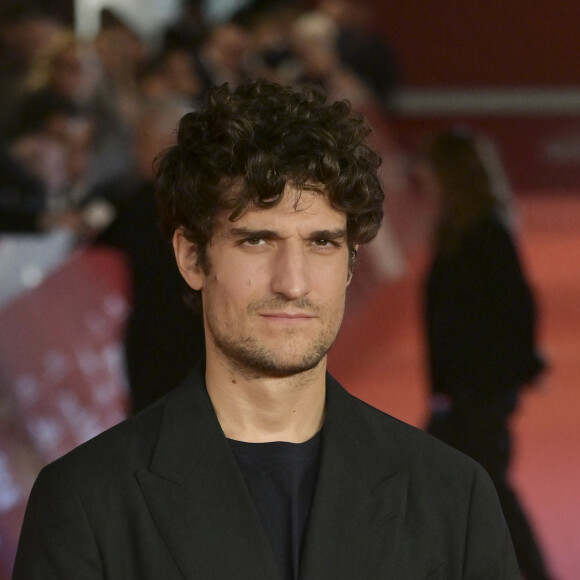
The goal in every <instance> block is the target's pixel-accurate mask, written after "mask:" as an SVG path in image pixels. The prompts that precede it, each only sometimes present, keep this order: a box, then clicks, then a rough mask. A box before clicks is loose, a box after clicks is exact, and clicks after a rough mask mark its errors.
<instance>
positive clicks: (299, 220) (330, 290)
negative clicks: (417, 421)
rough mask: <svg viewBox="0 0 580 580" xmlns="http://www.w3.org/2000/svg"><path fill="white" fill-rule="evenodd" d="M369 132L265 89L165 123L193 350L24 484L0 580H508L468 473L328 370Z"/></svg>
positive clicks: (355, 243)
mask: <svg viewBox="0 0 580 580" xmlns="http://www.w3.org/2000/svg"><path fill="white" fill-rule="evenodd" d="M368 134H369V128H368V125H367V124H366V122H365V121H364V119H363V118H362V116H361V115H358V114H355V113H353V111H352V109H351V106H350V104H349V103H348V102H347V101H339V102H329V101H328V100H327V97H326V95H324V94H323V93H321V92H319V91H316V90H308V89H305V90H303V91H298V90H295V89H294V88H291V87H284V86H281V85H277V84H273V83H270V82H266V81H254V82H244V83H242V84H240V85H239V86H237V88H235V89H232V88H231V87H230V86H229V85H228V84H224V85H221V86H219V87H216V88H215V89H212V90H211V91H210V92H209V93H208V96H207V100H206V103H205V105H204V106H203V107H202V108H201V109H200V110H196V111H194V112H192V113H189V114H188V115H186V116H185V117H184V118H183V119H182V121H181V123H180V125H179V132H178V138H177V143H176V144H175V145H174V146H173V147H171V148H170V149H168V150H167V152H166V153H165V154H164V155H163V157H162V158H161V160H160V162H159V165H158V170H157V181H156V183H157V193H158V198H159V201H160V208H161V216H162V220H161V223H162V231H163V232H164V234H165V236H166V237H167V238H168V239H171V240H172V242H173V248H174V252H175V259H176V260H177V264H178V266H179V271H180V272H181V275H182V276H183V278H184V279H185V280H186V282H187V284H188V286H189V288H190V295H191V298H192V304H197V306H198V307H201V310H202V312H203V321H204V329H205V346H206V356H205V358H204V360H203V361H201V362H200V363H199V364H198V365H196V366H195V367H194V369H192V372H191V373H190V374H189V375H188V377H187V378H186V379H185V381H184V382H182V383H181V385H180V386H179V387H177V389H175V390H173V391H172V392H170V393H168V394H167V395H166V396H165V397H164V398H162V399H161V400H159V401H158V402H156V403H154V404H153V405H150V406H149V407H148V408H147V409H145V410H144V411H143V412H141V413H138V414H137V415H135V416H133V417H130V418H129V419H127V420H126V421H124V422H122V423H121V424H120V425H117V426H116V427H114V428H113V429H110V430H109V431H107V432H105V433H103V434H101V435H99V436H97V437H96V438H95V439H93V440H92V441H90V442H88V443H87V444H85V445H84V447H81V448H78V449H76V450H74V451H72V452H71V453H70V454H68V455H66V456H65V457H63V458H61V459H60V460H58V461H57V462H56V463H52V464H51V465H49V466H47V467H46V468H44V470H43V471H42V472H41V474H40V475H39V477H38V479H37V481H36V483H35V486H34V488H33V491H32V494H31V497H30V500H29V502H28V506H27V510H26V516H25V521H24V525H23V528H22V534H21V538H20V542H19V547H18V552H17V556H16V563H15V567H14V576H13V580H24V579H26V580H36V579H40V578H42V580H49V579H55V580H56V579H57V578H58V579H59V580H65V579H67V578H71V579H72V578H87V579H88V578H91V579H94V580H97V579H104V578H139V579H140V580H153V579H158V578H163V579H164V580H174V579H175V580H177V579H178V578H179V579H181V580H183V579H184V578H196V579H203V580H206V579H207V580H210V579H211V580H234V579H235V580H256V579H260V580H261V579H265V580H297V579H298V578H300V579H302V580H321V579H326V578H329V579H330V578H331V579H333V580H353V579H371V578H372V579H376V580H379V579H381V578H384V579H387V578H389V579H395V580H408V579H409V578H423V579H426V578H431V579H433V580H434V579H435V578H446V579H447V580H460V579H465V580H467V579H468V578H469V579H471V578H494V579H496V578H497V579H498V580H499V579H503V580H517V578H518V571H517V564H516V560H515V555H514V553H513V547H512V545H511V540H510V537H509V533H508V530H507V527H506V525H505V521H504V519H503V516H502V514H501V510H500V507H499V502H498V501H497V496H496V494H495V491H494V489H493V485H492V483H491V480H490V478H489V476H488V475H487V474H486V473H485V471H484V470H483V468H482V467H481V466H479V465H477V463H475V462H474V461H473V460H472V459H470V458H469V457H466V456H465V455H463V454H461V453H458V452H457V451H456V450H454V449H451V448H450V447H449V446H447V445H443V444H442V443H441V442H439V441H437V440H436V439H435V438H433V437H430V436H428V435H427V434H425V433H423V432H422V431H421V430H419V429H416V428H414V427H411V426H410V425H405V424H404V423H402V422H400V421H398V420H396V419H395V418H393V417H390V416H389V415H387V414H386V413H383V412H381V411H379V410H378V409H374V408H373V407H371V406H369V405H367V404H365V403H364V402H362V401H359V400H358V399H356V398H355V397H353V396H351V395H350V394H348V393H347V391H346V390H345V389H344V388H342V387H341V385H340V384H339V383H338V382H337V381H336V380H335V379H334V378H332V376H330V375H329V374H328V372H327V368H326V362H327V353H328V351H329V349H330V348H331V346H332V344H333V342H334V340H335V338H336V336H337V334H338V331H339V328H340V325H341V322H342V317H343V313H344V305H345V299H346V290H347V287H348V284H349V283H350V280H351V278H352V275H353V268H354V264H355V260H356V257H357V250H358V247H359V245H360V244H364V243H367V242H370V241H371V240H372V239H373V238H374V237H375V236H376V234H377V231H378V229H379V227H380V224H381V218H382V214H383V198H384V195H383V191H382V187H381V184H380V181H379V179H378V176H377V170H378V168H379V165H380V158H379V156H378V155H377V154H376V152H374V151H373V150H372V149H370V148H369V146H368V145H367V142H366V139H367V137H368ZM149 275H150V276H152V275H154V274H153V273H152V272H150V273H149Z"/></svg>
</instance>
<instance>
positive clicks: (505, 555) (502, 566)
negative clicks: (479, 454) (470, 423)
mask: <svg viewBox="0 0 580 580" xmlns="http://www.w3.org/2000/svg"><path fill="white" fill-rule="evenodd" d="M463 562H464V565H463V570H464V572H463V575H462V580H492V579H493V580H519V579H520V572H519V567H518V563H517V560H516V556H515V552H514V548H513V545H512V541H511V537H510V535H509V531H508V528H507V524H506V522H505V519H504V518H503V514H502V512H501V508H500V505H499V500H498V498H497V494H496V492H495V488H494V487H493V484H492V482H491V480H490V478H489V476H488V475H487V473H486V472H485V470H484V469H483V468H482V467H481V466H479V465H477V466H476V471H475V477H474V479H473V484H472V488H471V502H470V507H469V518H468V523H467V530H466V541H465V553H464V558H463Z"/></svg>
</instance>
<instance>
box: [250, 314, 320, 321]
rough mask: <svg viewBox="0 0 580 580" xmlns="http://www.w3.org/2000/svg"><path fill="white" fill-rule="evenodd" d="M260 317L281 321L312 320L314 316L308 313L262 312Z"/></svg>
mask: <svg viewBox="0 0 580 580" xmlns="http://www.w3.org/2000/svg"><path fill="white" fill-rule="evenodd" d="M260 316H263V317H264V318H272V319H282V320H309V319H311V318H314V315H312V314H310V313H309V312H263V313H261V314H260Z"/></svg>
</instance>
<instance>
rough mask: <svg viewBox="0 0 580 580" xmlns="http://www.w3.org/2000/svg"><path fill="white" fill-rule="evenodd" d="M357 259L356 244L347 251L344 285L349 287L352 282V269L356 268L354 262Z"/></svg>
mask: <svg viewBox="0 0 580 580" xmlns="http://www.w3.org/2000/svg"><path fill="white" fill-rule="evenodd" d="M357 258H358V244H357V245H356V246H355V247H354V248H353V249H352V250H349V255H348V273H347V276H346V285H347V286H349V285H350V282H351V280H352V275H353V274H354V269H355V267H356V260H357Z"/></svg>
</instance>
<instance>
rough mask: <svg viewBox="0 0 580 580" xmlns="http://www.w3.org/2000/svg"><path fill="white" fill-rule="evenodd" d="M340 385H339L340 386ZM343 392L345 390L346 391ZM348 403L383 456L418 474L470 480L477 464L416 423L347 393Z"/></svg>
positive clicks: (477, 469)
mask: <svg viewBox="0 0 580 580" xmlns="http://www.w3.org/2000/svg"><path fill="white" fill-rule="evenodd" d="M341 388H342V387H341ZM345 392H346V391H345ZM346 394H347V397H348V398H349V400H350V404H351V405H353V406H354V407H355V408H357V409H358V412H359V413H360V414H361V415H362V417H364V420H365V422H366V423H367V424H368V426H369V427H370V429H371V432H372V433H373V435H374V438H375V439H376V441H377V443H378V445H379V446H380V448H381V449H382V451H383V453H384V455H385V459H388V460H389V461H392V459H393V457H396V458H397V461H398V462H399V463H400V464H401V465H402V466H404V468H405V469H407V470H409V472H410V473H413V474H415V475H416V476H417V477H419V476H421V475H422V474H425V477H433V476H434V475H436V474H440V475H441V477H442V478H446V477H449V478H454V479H457V478H458V477H460V478H461V479H467V480H471V479H472V478H473V477H474V476H475V474H476V472H478V471H479V469H481V468H480V466H479V465H478V464H477V463H476V462H475V461H474V460H473V459H472V458H471V457H468V456H467V455H465V454H464V453H461V452H460V451H458V450H456V449H454V448H452V447H450V446H449V445H447V444H446V443H443V442H442V441H440V440H438V439H436V438H435V437H433V436H432V435H430V434H429V433H427V432H425V431H423V430H422V429H420V428H419V427H415V426H413V425H410V424H408V423H405V422H404V421H401V420H400V419H397V418H396V417H393V416H392V415H390V414H388V413H386V412H384V411H382V410H380V409H377V408H376V407H373V406H372V405H370V404H368V403H366V402H365V401H362V400H361V399H358V398H357V397H355V396H354V395H351V394H349V393H346Z"/></svg>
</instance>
